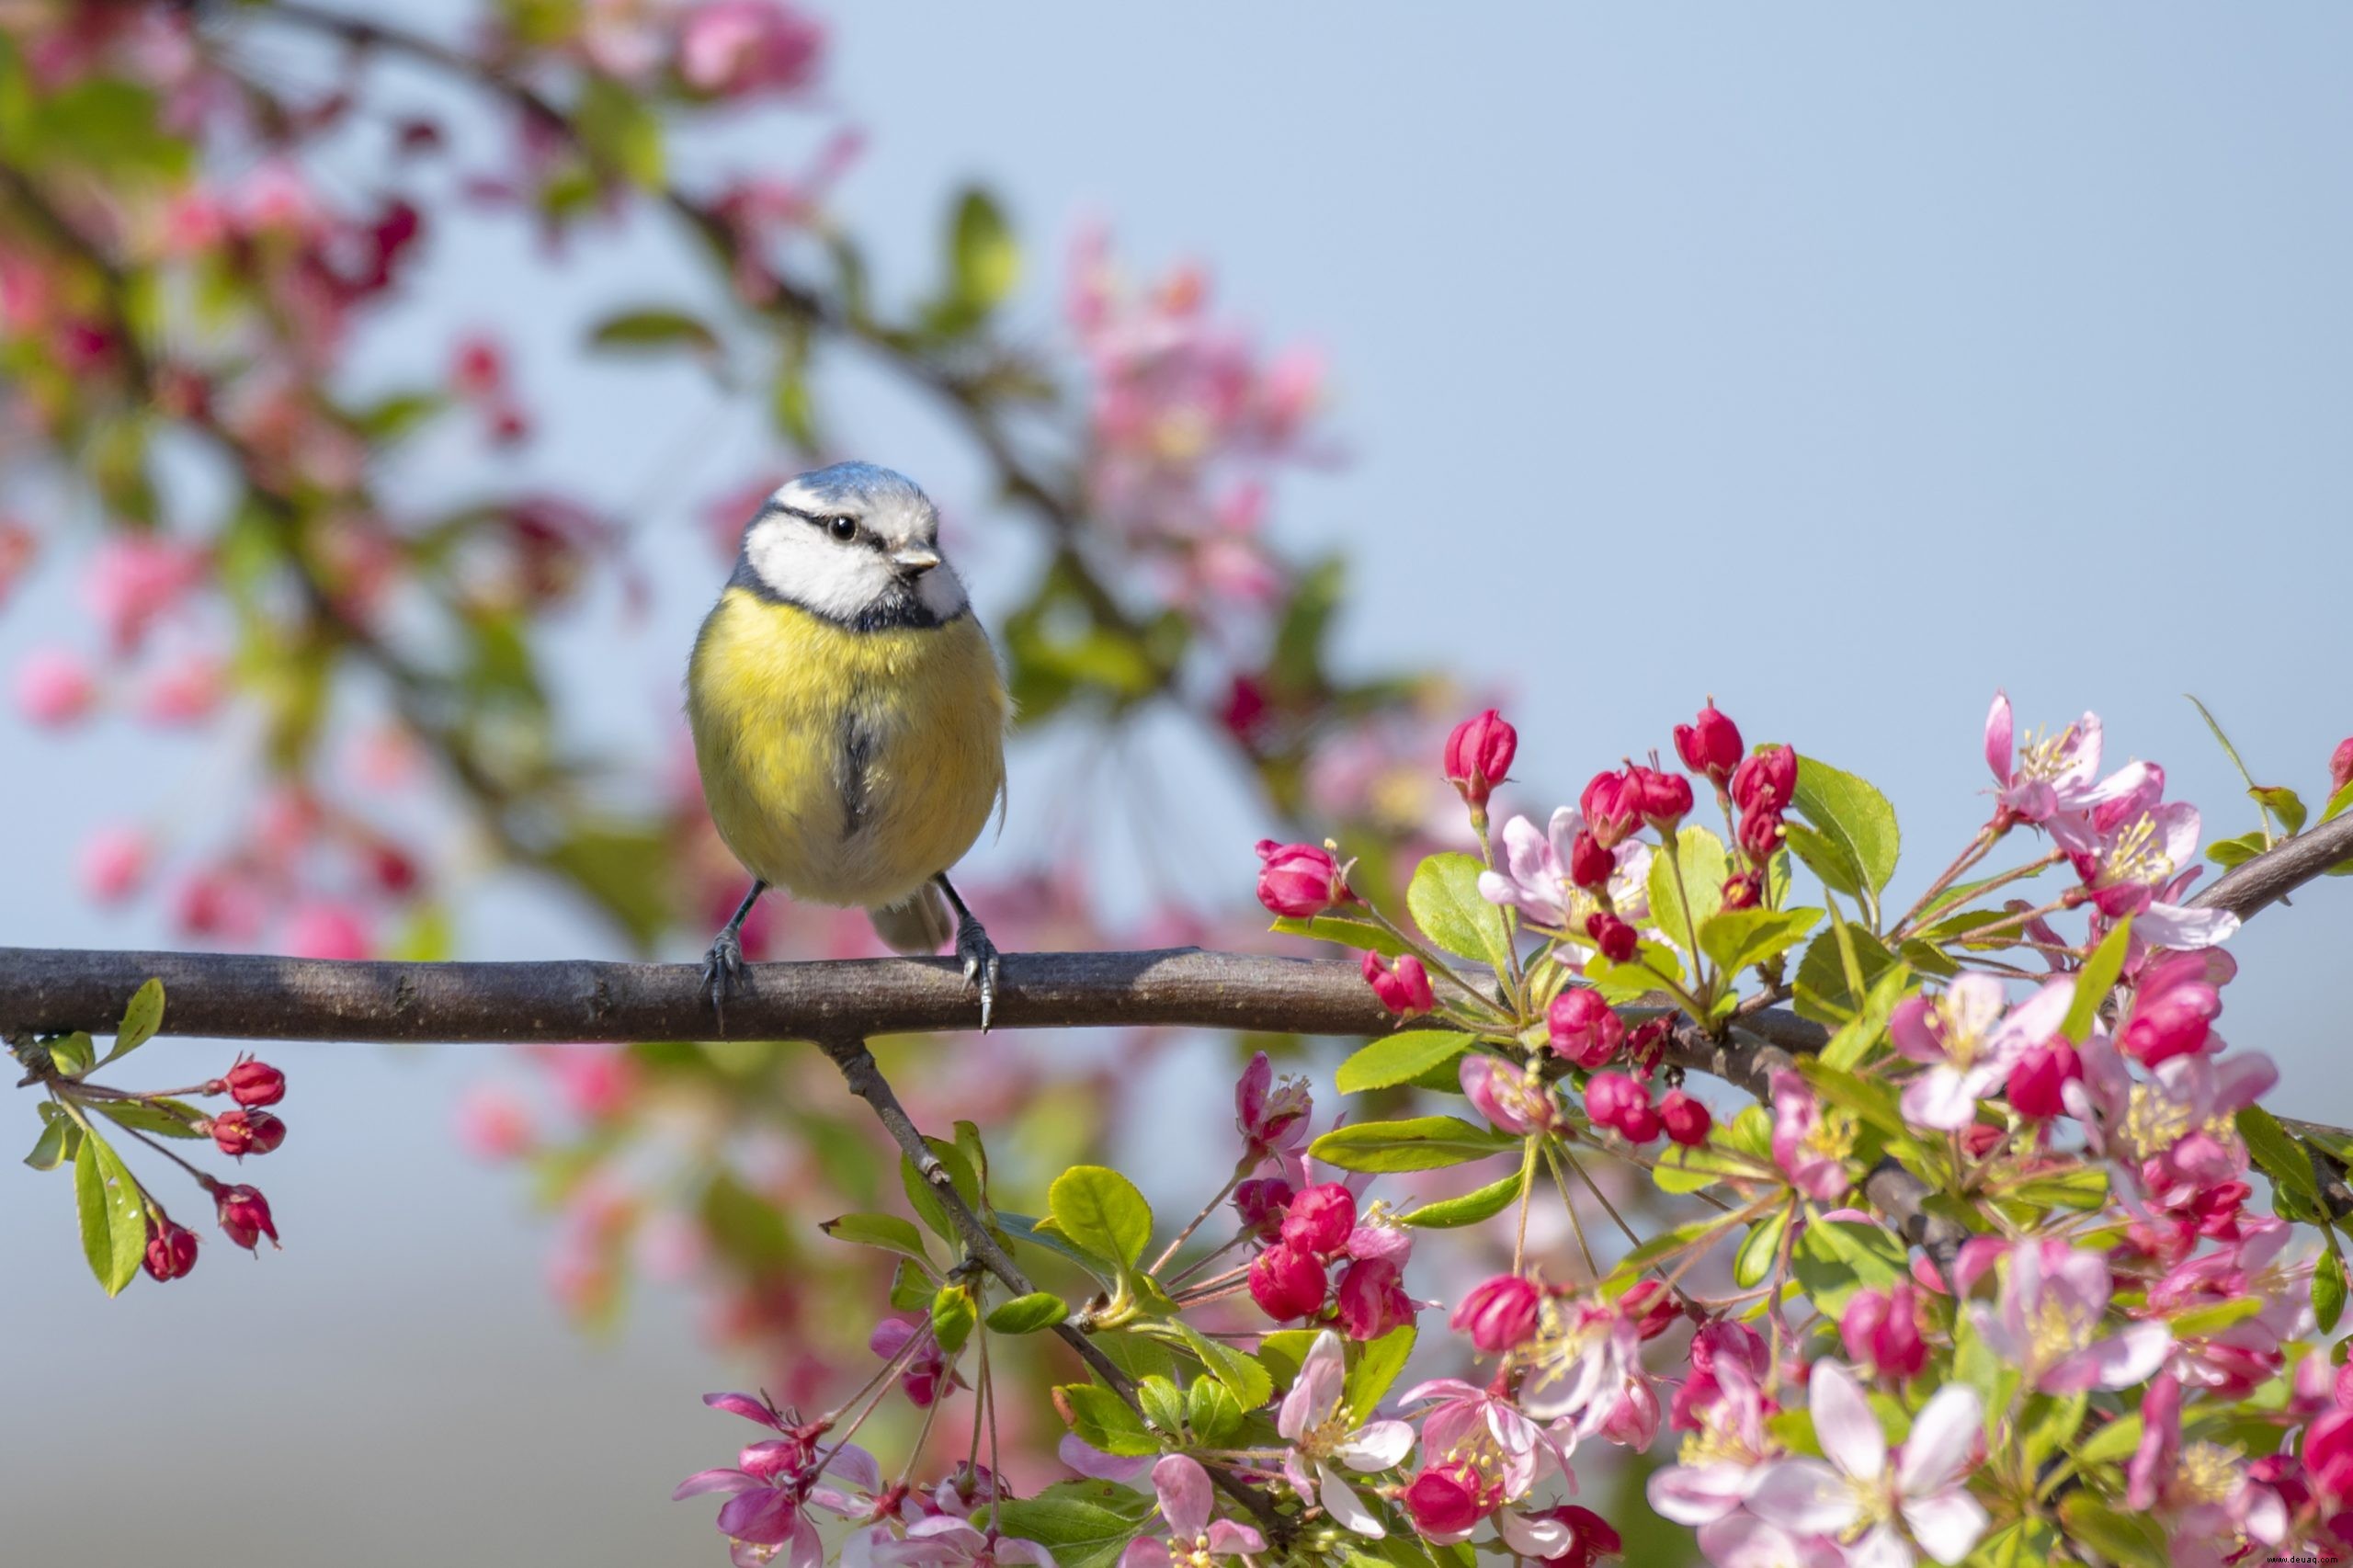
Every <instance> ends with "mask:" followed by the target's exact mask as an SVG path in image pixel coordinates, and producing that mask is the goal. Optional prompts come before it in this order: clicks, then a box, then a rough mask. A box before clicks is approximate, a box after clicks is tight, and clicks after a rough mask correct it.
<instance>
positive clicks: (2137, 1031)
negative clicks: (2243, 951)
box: [2116, 948, 2239, 1067]
mask: <svg viewBox="0 0 2353 1568" xmlns="http://www.w3.org/2000/svg"><path fill="white" fill-rule="evenodd" d="M2238 967H2239V966H2238V962H2237V960H2234V959H2233V958H2232V957H2231V956H2230V955H2229V954H2228V953H2225V952H2222V951H2220V950H2219V949H2211V948H2210V949H2200V950H2197V951H2192V952H2182V953H2168V954H2165V956H2163V957H2161V958H2157V959H2154V960H2152V961H2151V962H2149V963H2148V964H2147V965H2146V966H2144V967H2143V969H2142V971H2141V972H2140V974H2139V976H2138V977H2137V978H2136V979H2135V980H2134V982H2133V985H2132V1010H2131V1013H2130V1014H2129V1015H2128V1016H2127V1017H2125V1020H2124V1023H2123V1026H2122V1027H2121V1028H2119V1029H2118V1030H2117V1034H2116V1045H2117V1049H2118V1050H2119V1051H2122V1052H2123V1053H2124V1054H2125V1055H2127V1056H2130V1057H2131V1058H2132V1059H2133V1060H2134V1061H2136V1062H2141V1063H2142V1064H2143V1065H2144V1066H2149V1067H2154V1066H2156V1065H2157V1064H2158V1063H2159V1062H2164V1061H2165V1060H2166V1059H2167V1058H2168V1057H2174V1056H2181V1055H2186V1054H2188V1052H2190V1051H2209V1050H2211V1051H2220V1050H2222V1040H2220V1039H2219V1038H2218V1037H2217V1036H2216V1035H2215V1033H2214V1030H2213V1021H2214V1019H2215V1018H2217V1017H2220V1016H2221V1015H2222V989H2221V988H2222V986H2223V985H2225V984H2227V983H2229V982H2230V980H2231V977H2232V976H2234V975H2235V974H2236V973H2237V972H2238Z"/></svg>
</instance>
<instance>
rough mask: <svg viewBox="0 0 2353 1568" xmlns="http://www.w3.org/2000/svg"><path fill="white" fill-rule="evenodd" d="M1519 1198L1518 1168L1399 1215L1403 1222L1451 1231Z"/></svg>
mask: <svg viewBox="0 0 2353 1568" xmlns="http://www.w3.org/2000/svg"><path fill="white" fill-rule="evenodd" d="M1518 1201H1519V1173H1518V1171H1514V1172H1512V1173H1511V1174H1510V1175H1509V1176H1500V1177H1498V1178H1496V1179H1495V1180H1494V1181H1491V1182H1489V1183H1488V1184H1487V1185H1486V1186H1484V1187H1479V1188H1477V1189H1476V1190H1475V1191H1472V1192H1466V1193H1464V1194H1463V1195H1462V1196H1461V1197H1460V1198H1441V1199H1438V1200H1436V1201H1435V1202H1431V1203H1425V1204H1423V1205H1422V1206H1421V1207H1420V1208H1418V1209H1409V1210H1406V1211H1405V1212H1404V1213H1403V1214H1400V1215H1398V1216H1397V1219H1398V1222H1399V1223H1401V1224H1406V1225H1415V1226H1419V1227H1420V1228H1421V1229H1423V1230H1426V1231H1450V1230H1453V1229H1454V1228H1455V1227H1456V1226H1458V1225H1475V1224H1477V1223H1478V1222H1479V1221H1482V1220H1491V1219H1493V1218H1495V1216H1496V1215H1498V1214H1500V1213H1502V1212H1503V1211H1504V1210H1506V1209H1508V1208H1510V1207H1511V1206H1512V1205H1513V1204H1515V1203H1517V1202H1518Z"/></svg>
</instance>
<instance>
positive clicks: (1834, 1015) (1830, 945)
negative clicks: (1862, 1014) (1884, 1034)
mask: <svg viewBox="0 0 2353 1568" xmlns="http://www.w3.org/2000/svg"><path fill="white" fill-rule="evenodd" d="M1841 930H1844V931H1845V933H1846V935H1847V943H1848V944H1849V945H1850V946H1851V947H1852V949H1854V954H1855V967H1856V968H1857V969H1858V970H1859V971H1861V973H1862V982H1863V990H1862V991H1861V992H1860V993H1858V992H1857V991H1856V990H1855V988H1854V986H1853V983H1852V982H1850V981H1849V980H1848V978H1847V962H1846V955H1845V954H1844V953H1843V952H1842V951H1841V950H1840V949H1839V945H1838V936H1839V932H1840V931H1841ZM1895 961H1896V959H1895V955H1894V954H1893V953H1892V952H1890V951H1888V949H1887V944H1886V943H1884V942H1882V941H1881V940H1880V939H1879V938H1878V937H1874V936H1872V935H1871V934H1870V932H1869V931H1866V930H1864V929H1863V928H1862V927H1861V926H1855V925H1851V924H1849V925H1847V926H1832V927H1831V929H1829V930H1827V931H1824V932H1823V933H1822V934H1821V935H1820V936H1818V937H1815V938H1814V939H1813V943H1812V944H1811V945H1810V946H1808V947H1807V949H1806V950H1805V957H1804V958H1803V959H1802V960H1799V962H1798V971H1797V975H1796V977H1795V980H1794V982H1793V992H1794V995H1795V1000H1796V1006H1797V1010H1798V1014H1799V1016H1800V1017H1807V1018H1812V1019H1813V1021H1814V1022H1816V1023H1819V1024H1828V1025H1830V1026H1832V1027H1833V1028H1836V1027H1837V1026H1838V1025H1840V1024H1843V1023H1845V1022H1847V1020H1848V1019H1849V1018H1852V1017H1854V1016H1855V1015H1856V1013H1857V1012H1858V1011H1859V1010H1860V1009H1861V1008H1862V1006H1864V1004H1865V1003H1866V1002H1867V1001H1868V1000H1869V998H1870V987H1871V986H1872V985H1874V984H1876V983H1878V980H1879V977H1880V976H1881V975H1882V974H1884V973H1886V972H1887V971H1888V970H1889V969H1890V968H1892V967H1893V965H1894V963H1895Z"/></svg>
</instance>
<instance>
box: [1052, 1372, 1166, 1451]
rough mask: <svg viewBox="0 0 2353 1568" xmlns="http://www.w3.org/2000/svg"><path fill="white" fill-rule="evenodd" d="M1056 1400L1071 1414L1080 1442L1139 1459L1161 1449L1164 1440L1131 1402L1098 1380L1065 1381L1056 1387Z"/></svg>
mask: <svg viewBox="0 0 2353 1568" xmlns="http://www.w3.org/2000/svg"><path fill="white" fill-rule="evenodd" d="M1054 1403H1056V1404H1058V1405H1059V1406H1061V1407H1062V1408H1063V1411H1065V1412H1066V1413H1067V1414H1068V1415H1069V1417H1070V1429H1071V1430H1072V1431H1074V1432H1075V1433H1077V1434H1078V1437H1079V1441H1081V1442H1083V1443H1090V1444H1092V1445H1094V1446H1095V1447H1096V1448H1098V1449H1102V1450H1103V1451H1104V1452H1105V1453H1107V1454H1124V1455H1127V1456H1128V1457H1130V1458H1135V1457H1137V1456H1140V1455H1143V1454H1156V1453H1158V1452H1159V1451H1160V1439H1159V1438H1157V1437H1154V1436H1153V1435H1152V1431H1151V1429H1150V1428H1149V1427H1147V1426H1144V1424H1143V1417H1142V1416H1141V1415H1137V1414H1136V1413H1135V1412H1134V1411H1132V1410H1131V1409H1129V1408H1128V1404H1127V1401H1125V1400H1123V1399H1121V1398H1120V1396H1119V1395H1118V1394H1115V1393H1113V1392H1111V1391H1110V1390H1109V1389H1107V1388H1102V1387H1099V1386H1097V1384H1094V1383H1064V1384H1063V1385H1062V1386H1061V1387H1059V1388H1057V1389H1055V1390H1054Z"/></svg>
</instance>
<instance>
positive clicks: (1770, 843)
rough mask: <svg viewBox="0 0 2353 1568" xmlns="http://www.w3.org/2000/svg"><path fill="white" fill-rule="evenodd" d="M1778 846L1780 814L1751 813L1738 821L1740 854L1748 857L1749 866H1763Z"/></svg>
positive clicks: (1779, 843)
mask: <svg viewBox="0 0 2353 1568" xmlns="http://www.w3.org/2000/svg"><path fill="white" fill-rule="evenodd" d="M1744 766H1745V765H1744ZM1780 846H1781V813H1780V812H1749V813H1748V814H1747V815H1746V816H1745V817H1742V818H1741V819H1740V852H1741V853H1742V854H1744V855H1745V856H1747V857H1748V860H1749V864H1751V865H1753V866H1762V865H1764V864H1765V863H1766V862H1767V861H1768V860H1770V859H1771V858H1773V851H1774V850H1776V849H1779V847H1780Z"/></svg>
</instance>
